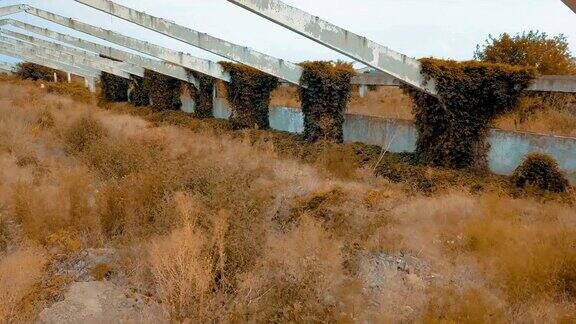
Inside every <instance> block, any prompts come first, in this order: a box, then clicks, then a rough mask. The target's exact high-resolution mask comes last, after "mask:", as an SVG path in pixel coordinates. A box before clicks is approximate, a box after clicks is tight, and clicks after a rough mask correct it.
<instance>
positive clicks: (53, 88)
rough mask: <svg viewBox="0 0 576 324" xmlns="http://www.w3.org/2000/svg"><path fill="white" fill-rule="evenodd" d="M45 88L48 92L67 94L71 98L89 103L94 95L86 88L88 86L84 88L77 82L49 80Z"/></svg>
mask: <svg viewBox="0 0 576 324" xmlns="http://www.w3.org/2000/svg"><path fill="white" fill-rule="evenodd" d="M46 89H47V90H48V92H49V93H55V94H59V95H62V96H69V97H71V98H72V99H74V100H76V101H79V102H83V103H91V102H92V100H93V99H94V96H93V95H92V93H91V92H90V90H88V88H86V87H85V86H84V85H83V84H81V83H77V82H72V83H65V82H58V83H54V82H51V83H48V84H46Z"/></svg>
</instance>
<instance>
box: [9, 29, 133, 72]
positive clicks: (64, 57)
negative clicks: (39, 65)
mask: <svg viewBox="0 0 576 324" xmlns="http://www.w3.org/2000/svg"><path fill="white" fill-rule="evenodd" d="M0 41H2V42H3V43H7V44H9V45H10V46H13V47H15V48H16V50H17V51H28V53H29V54H30V55H39V56H45V57H46V56H47V57H52V58H53V59H57V60H58V61H59V62H63V63H66V64H69V65H72V66H78V67H82V68H86V67H88V68H90V69H93V70H97V71H103V72H106V73H110V74H114V75H116V76H119V77H121V78H125V79H130V74H129V73H128V72H124V71H122V70H119V69H117V68H115V67H113V66H110V65H109V64H106V63H102V62H99V61H95V60H92V59H90V58H87V57H81V56H78V55H71V54H67V53H62V52H59V51H56V50H52V49H48V48H44V47H39V46H36V45H32V44H29V43H26V42H22V41H18V40H15V39H11V38H8V37H3V36H0Z"/></svg>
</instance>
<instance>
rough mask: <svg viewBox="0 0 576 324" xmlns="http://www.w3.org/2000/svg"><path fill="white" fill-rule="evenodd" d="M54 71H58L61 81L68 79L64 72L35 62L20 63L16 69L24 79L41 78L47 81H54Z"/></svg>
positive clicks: (17, 73) (36, 79) (18, 74)
mask: <svg viewBox="0 0 576 324" xmlns="http://www.w3.org/2000/svg"><path fill="white" fill-rule="evenodd" d="M54 73H56V77H57V78H58V81H59V82H63V81H64V80H66V77H67V76H66V74H65V73H64V72H62V71H58V70H55V69H51V68H48V67H45V66H42V65H38V64H34V63H28V62H25V63H20V64H18V70H17V71H16V75H17V76H18V77H19V78H21V79H23V80H34V81H38V80H41V81H47V82H52V81H54Z"/></svg>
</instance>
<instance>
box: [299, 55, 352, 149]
mask: <svg viewBox="0 0 576 324" xmlns="http://www.w3.org/2000/svg"><path fill="white" fill-rule="evenodd" d="M300 65H301V66H302V67H303V68H304V73H303V74H302V78H301V83H302V84H305V85H306V86H307V88H304V87H300V89H299V91H300V100H301V102H302V112H303V113H304V137H305V138H306V139H307V140H308V141H317V140H328V141H335V142H342V141H343V140H344V133H343V125H344V113H345V111H346V105H347V104H348V101H349V100H350V90H351V89H352V85H351V84H350V81H351V80H352V77H353V76H354V74H355V71H354V68H353V67H352V65H351V64H347V63H342V62H337V63H334V62H304V63H301V64H300Z"/></svg>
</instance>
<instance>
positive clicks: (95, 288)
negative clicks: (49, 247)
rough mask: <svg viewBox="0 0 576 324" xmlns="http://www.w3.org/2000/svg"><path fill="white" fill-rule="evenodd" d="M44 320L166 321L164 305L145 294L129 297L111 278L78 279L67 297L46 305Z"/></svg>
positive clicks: (64, 321) (42, 321) (75, 321)
mask: <svg viewBox="0 0 576 324" xmlns="http://www.w3.org/2000/svg"><path fill="white" fill-rule="evenodd" d="M38 322H40V323H46V324H48V323H152V322H153V323H163V322H167V321H166V320H165V319H164V318H163V316H162V310H161V309H160V307H159V306H158V305H157V304H155V303H152V302H145V299H144V298H142V297H141V296H134V297H132V298H129V297H127V296H126V294H125V293H124V291H123V290H122V289H120V288H118V287H117V286H116V285H114V284H113V283H111V282H103V281H92V282H76V283H74V284H72V285H71V286H70V290H69V291H68V292H67V293H66V294H65V297H64V300H63V301H61V302H57V303H55V304H54V305H52V306H51V307H49V308H46V309H44V310H43V311H42V312H41V313H40V315H39V317H38Z"/></svg>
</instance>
